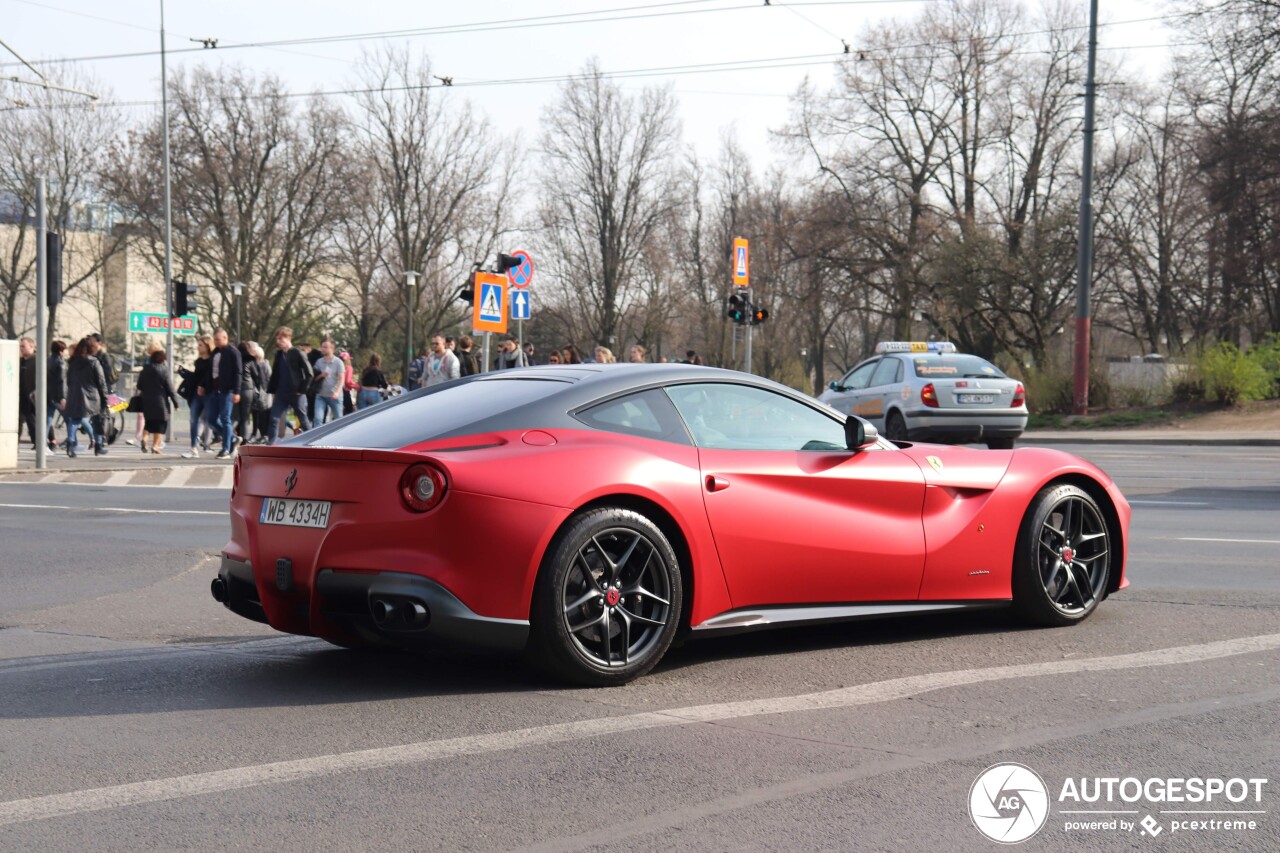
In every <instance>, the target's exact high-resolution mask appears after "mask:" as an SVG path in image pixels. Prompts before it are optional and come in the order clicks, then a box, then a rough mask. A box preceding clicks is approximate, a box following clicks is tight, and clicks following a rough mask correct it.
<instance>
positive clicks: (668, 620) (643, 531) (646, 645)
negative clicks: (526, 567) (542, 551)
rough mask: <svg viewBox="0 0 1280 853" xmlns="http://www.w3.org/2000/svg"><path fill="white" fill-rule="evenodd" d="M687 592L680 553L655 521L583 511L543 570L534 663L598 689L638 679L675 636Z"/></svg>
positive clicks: (621, 512)
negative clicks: (673, 547) (676, 553)
mask: <svg viewBox="0 0 1280 853" xmlns="http://www.w3.org/2000/svg"><path fill="white" fill-rule="evenodd" d="M682 592H683V591H682V588H681V578H680V564H679V561H678V560H677V559H676V555H675V551H674V550H672V548H671V544H670V543H669V542H668V541H667V538H666V536H664V535H663V533H662V531H661V530H660V529H658V527H657V525H655V524H654V523H653V522H652V521H650V520H649V519H648V518H646V517H644V516H643V515H641V514H640V513H637V512H634V511H632V510H629V509H623V508H621V507H604V508H601V509H595V510H591V511H589V512H586V513H583V514H582V515H580V516H578V517H576V518H574V519H572V520H571V521H570V522H569V523H568V525H567V526H566V527H565V528H564V530H563V531H562V532H561V533H560V535H558V536H557V537H556V541H555V543H554V544H553V545H552V546H551V548H550V549H549V551H548V553H547V556H546V558H545V559H544V561H543V565H542V569H541V571H540V572H539V573H538V582H537V585H536V587H535V589H534V597H533V608H532V612H531V613H530V615H531V616H532V620H531V621H532V623H533V624H532V626H531V627H532V636H531V637H530V641H531V642H530V644H529V652H530V655H531V657H532V663H534V664H535V665H537V666H539V667H541V668H542V669H545V670H546V671H547V672H548V673H549V674H551V675H552V676H554V677H556V678H559V679H563V680H565V681H571V682H575V683H577V684H586V685H591V686H600V687H604V686H613V685H618V684H626V683H627V682H628V681H632V680H633V679H636V678H639V677H640V676H642V675H644V674H645V673H646V672H648V671H649V670H651V669H653V667H654V666H655V665H656V664H657V663H658V661H659V660H661V659H662V656H663V654H665V653H666V651H667V649H668V648H669V647H670V645H671V641H672V640H673V639H674V638H675V634H676V629H677V627H678V626H679V622H680V613H681V606H682V598H683V596H682Z"/></svg>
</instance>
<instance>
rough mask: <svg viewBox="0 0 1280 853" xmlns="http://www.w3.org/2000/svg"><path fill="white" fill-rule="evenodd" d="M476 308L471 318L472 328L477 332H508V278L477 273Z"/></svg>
mask: <svg viewBox="0 0 1280 853" xmlns="http://www.w3.org/2000/svg"><path fill="white" fill-rule="evenodd" d="M475 294H476V301H475V308H474V311H473V313H472V317H471V325H472V328H473V329H475V331H477V332H497V333H498V334H502V333H503V332H505V331H506V330H507V277H506V276H505V275H495V274H493V273H487V272H478V273H476V282H475Z"/></svg>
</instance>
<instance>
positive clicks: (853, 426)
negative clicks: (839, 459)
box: [844, 415, 880, 451]
mask: <svg viewBox="0 0 1280 853" xmlns="http://www.w3.org/2000/svg"><path fill="white" fill-rule="evenodd" d="M879 439H880V433H879V432H877V431H876V428H875V427H874V426H872V425H871V424H869V423H867V422H866V421H864V420H863V419H862V418H859V417H856V416H854V415H849V417H847V418H845V422H844V446H845V447H846V448H848V449H849V450H855V451H856V450H861V449H862V448H864V447H869V446H871V445H873V444H875V443H876V442H877V441H878V440H879Z"/></svg>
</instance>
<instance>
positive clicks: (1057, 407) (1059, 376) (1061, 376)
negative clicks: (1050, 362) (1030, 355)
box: [1022, 367, 1075, 415]
mask: <svg viewBox="0 0 1280 853" xmlns="http://www.w3.org/2000/svg"><path fill="white" fill-rule="evenodd" d="M1022 387H1023V389H1024V390H1025V391H1026V394H1027V411H1029V412H1030V413H1031V414H1033V415H1069V414H1071V409H1072V403H1073V400H1074V392H1075V384H1074V382H1073V380H1072V378H1071V373H1070V372H1067V371H1063V370H1060V369H1058V368H1055V367H1045V368H1031V369H1029V370H1028V371H1027V378H1026V379H1025V380H1023V382H1022Z"/></svg>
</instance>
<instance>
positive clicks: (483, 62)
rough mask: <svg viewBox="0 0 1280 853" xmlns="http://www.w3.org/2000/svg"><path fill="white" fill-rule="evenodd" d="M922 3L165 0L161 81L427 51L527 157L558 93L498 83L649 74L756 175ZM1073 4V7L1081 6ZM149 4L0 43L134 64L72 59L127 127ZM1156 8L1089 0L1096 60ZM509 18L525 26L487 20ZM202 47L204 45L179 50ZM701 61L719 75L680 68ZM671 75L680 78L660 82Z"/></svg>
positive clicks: (38, 27) (55, 11) (707, 140)
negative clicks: (851, 55) (875, 44)
mask: <svg viewBox="0 0 1280 853" xmlns="http://www.w3.org/2000/svg"><path fill="white" fill-rule="evenodd" d="M928 2H935V0H914V2H898V0H794V1H793V0H771V4H770V5H766V2H765V0H536V2H534V1H533V0H468V2H465V3H463V2H456V1H455V0H447V2H446V0H417V2H405V0H358V2H332V0H310V2H300V0H256V1H255V2H251V0H167V2H165V3H164V14H165V30H166V34H167V48H168V49H169V51H171V52H170V53H169V56H168V64H169V70H170V73H172V72H174V71H176V70H177V69H180V68H182V67H184V66H192V65H195V64H198V63H205V64H211V63H230V64H236V65H240V66H243V67H245V68H247V69H251V70H253V71H255V72H258V73H270V74H274V75H276V76H278V77H279V78H280V79H281V80H283V81H284V84H285V86H286V87H287V88H288V89H289V90H290V91H300V92H308V91H315V90H334V89H341V88H344V87H349V86H351V85H352V84H353V83H354V78H355V75H356V70H357V60H358V58H359V56H360V53H361V51H362V50H366V49H370V48H376V47H377V46H379V45H380V44H382V43H385V42H386V41H388V40H389V41H392V42H396V43H402V44H406V45H408V46H410V47H411V48H413V49H414V50H415V51H422V52H426V53H427V54H428V55H429V56H430V57H431V59H432V65H433V70H434V72H435V73H437V74H439V75H441V76H447V77H452V78H453V81H454V85H455V92H454V94H455V95H456V96H461V97H462V98H465V99H467V100H469V101H470V102H471V103H472V104H473V105H474V106H475V107H476V108H478V109H479V110H481V111H482V112H484V113H485V114H486V115H488V116H489V117H490V118H491V119H493V120H494V121H495V122H496V123H497V124H498V125H499V126H500V127H501V128H502V129H503V130H504V131H506V132H510V133H514V134H516V135H518V136H519V137H520V138H521V139H522V140H524V141H525V142H526V144H528V145H529V147H533V144H534V142H535V140H536V138H537V133H538V121H539V116H540V115H541V112H542V110H543V108H544V107H545V106H546V105H547V104H548V103H550V102H552V101H553V100H554V98H555V96H556V93H557V86H558V83H556V82H545V81H544V82H512V81H517V80H524V79H527V78H537V77H557V76H564V75H568V74H573V73H575V72H579V71H581V70H582V68H583V66H584V64H585V63H586V62H587V61H588V60H589V59H591V58H592V57H597V58H598V59H599V62H600V65H601V67H602V69H603V70H604V71H605V72H606V73H611V72H621V71H633V70H641V69H661V70H656V71H654V72H653V73H652V75H651V76H645V77H631V78H626V79H619V80H618V83H619V85H621V86H622V87H623V88H624V89H626V90H629V91H639V90H640V89H641V88H642V87H644V86H645V85H650V84H654V83H658V84H670V85H672V86H673V88H674V92H675V94H676V96H677V98H678V101H679V104H680V115H681V120H682V124H683V129H684V133H683V138H684V140H685V142H686V143H687V144H689V145H691V146H692V147H693V148H694V149H695V150H696V151H697V152H698V154H699V156H701V157H703V158H704V159H710V158H714V157H715V156H716V153H717V151H718V150H719V148H720V145H721V140H722V138H723V136H724V135H726V134H727V135H731V136H733V137H734V138H735V139H736V140H737V141H738V142H739V144H740V145H741V146H742V147H743V149H744V150H746V151H747V153H748V154H749V155H750V156H751V157H752V159H753V161H754V162H755V163H756V164H757V166H760V165H764V164H766V163H768V162H771V161H772V160H774V159H775V158H778V157H781V156H784V155H783V154H782V152H781V151H779V149H778V148H777V145H776V143H775V142H774V141H773V140H772V139H771V136H770V130H771V129H775V128H779V127H781V126H782V125H783V124H784V123H785V122H786V120H787V114H788V95H789V94H790V93H792V92H794V91H795V89H796V87H797V86H798V85H800V83H801V82H802V81H803V80H804V78H805V76H806V75H810V76H811V78H812V79H813V80H814V81H815V82H817V83H818V84H819V85H820V86H821V87H823V88H825V86H826V85H827V84H828V83H829V82H830V81H831V80H832V78H833V66H832V61H833V60H835V59H836V58H837V57H838V56H839V54H840V53H841V52H842V51H843V50H844V46H843V41H846V40H847V41H848V42H849V43H850V45H851V47H852V48H853V49H854V50H856V49H857V46H858V44H859V40H860V37H861V36H862V34H863V33H864V32H865V30H866V28H867V27H868V26H869V25H872V24H874V23H876V22H878V21H882V20H886V19H890V18H900V19H902V18H910V17H914V16H915V15H918V14H919V13H920V11H921V9H922V8H923V7H924V6H925V5H926V4H927V3H928ZM1077 2H1079V3H1080V4H1081V6H1082V8H1083V10H1087V2H1086V0H1077ZM160 8H161V2H160V0H145V2H144V0H112V2H110V3H103V2H101V0H0V40H3V41H4V42H5V43H6V44H8V45H9V47H11V48H12V49H13V50H14V51H16V52H17V53H18V54H20V55H21V56H22V57H23V58H24V59H26V60H28V61H31V62H32V63H35V64H37V67H40V66H39V64H38V63H39V61H40V60H50V59H56V58H65V57H103V56H109V55H110V56H114V55H117V54H134V53H143V54H149V55H144V56H132V57H124V58H100V59H92V60H86V61H85V62H84V63H83V65H84V66H86V67H87V68H89V69H90V70H91V71H92V72H93V73H94V74H95V75H96V76H97V77H98V79H100V80H101V81H102V82H103V83H104V84H105V86H107V87H110V90H111V92H112V94H113V95H114V97H115V99H117V100H123V101H129V102H133V101H143V102H148V103H147V104H146V105H141V106H136V107H132V108H131V110H132V111H133V112H134V114H135V115H137V116H139V117H141V116H143V115H146V114H148V113H149V112H150V111H151V110H154V109H157V108H156V107H154V106H151V105H150V102H155V101H157V100H158V98H159V91H160V89H159V81H160V57H159V55H158V50H159V40H160V37H159V30H160ZM1162 8H1163V7H1162V0H1128V2H1115V0H1100V13H1099V14H1100V19H1101V21H1102V22H1103V24H1104V26H1103V27H1102V28H1101V29H1100V30H1099V47H1100V50H1101V51H1103V54H1102V55H1104V56H1106V57H1108V58H1116V57H1118V56H1123V57H1124V61H1125V63H1126V68H1132V69H1134V73H1135V74H1136V75H1140V76H1143V77H1145V78H1146V79H1149V80H1153V79H1155V78H1156V77H1158V76H1159V73H1160V72H1161V70H1162V69H1163V68H1164V67H1165V65H1166V64H1167V63H1168V61H1169V51H1168V49H1167V47H1165V45H1167V44H1168V43H1169V42H1171V41H1174V40H1175V36H1174V35H1173V34H1171V33H1170V32H1168V31H1167V30H1166V29H1165V28H1164V27H1163V25H1162V24H1161V22H1160V21H1158V20H1152V19H1154V18H1158V17H1159V16H1160V15H1161V14H1162ZM530 18H540V19H541V20H537V21H531V20H528V19H530ZM511 19H524V20H523V21H521V22H515V23H510V24H493V23H492V22H500V21H510V20H511ZM583 19H593V20H589V21H587V22H582V21H583ZM602 19H603V20H602ZM574 21H577V22H576V23H570V22H574ZM1125 22H1131V23H1125ZM481 24H487V26H484V27H481V26H478V25H481ZM429 29H430V30H434V31H431V32H418V33H415V34H404V33H399V32H397V33H396V34H394V35H383V36H379V37H374V38H364V39H352V40H342V41H326V42H324V43H319V44H315V43H313V44H294V45H287V46H286V45H276V46H274V47H241V48H238V47H235V45H237V44H245V43H258V42H265V41H270V42H279V41H284V40H296V39H315V38H324V37H334V36H352V35H361V34H369V33H380V34H385V33H388V32H389V31H403V30H419V31H422V30H429ZM442 29H453V30H469V31H454V32H447V31H442ZM206 38H211V39H217V40H218V47H217V48H215V49H205V48H203V47H202V45H201V44H199V43H197V42H195V41H192V39H206ZM15 63H16V60H15V59H14V58H13V56H12V55H11V54H9V53H8V52H6V51H4V50H3V49H0V76H4V77H9V76H12V75H19V76H23V77H27V78H30V77H31V76H33V75H32V74H31V72H30V71H28V70H27V69H26V68H23V67H21V65H18V64H15ZM709 63H724V65H721V66H720V67H719V68H716V69H714V70H712V69H705V68H704V69H691V68H688V66H700V65H706V64H709ZM743 65H746V66H748V67H745V68H744V67H742V66H743ZM677 66H680V67H683V71H684V73H675V72H677V71H678V70H679V69H677V68H676V67H677ZM695 71H696V72H697V73H690V72H695ZM494 81H507V82H500V83H496V84H495V83H494ZM0 120H3V113H2V112H0Z"/></svg>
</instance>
